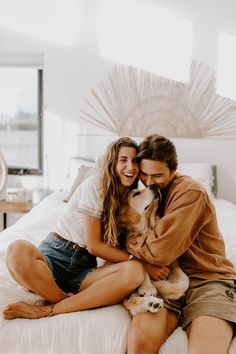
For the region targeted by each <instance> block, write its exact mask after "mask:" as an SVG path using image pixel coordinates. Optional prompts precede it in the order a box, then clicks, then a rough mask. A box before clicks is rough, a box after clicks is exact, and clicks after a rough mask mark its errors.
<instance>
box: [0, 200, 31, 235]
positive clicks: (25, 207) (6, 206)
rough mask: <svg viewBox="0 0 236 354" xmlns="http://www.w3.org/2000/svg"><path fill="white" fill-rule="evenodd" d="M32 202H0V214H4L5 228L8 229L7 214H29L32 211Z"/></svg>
mask: <svg viewBox="0 0 236 354" xmlns="http://www.w3.org/2000/svg"><path fill="white" fill-rule="evenodd" d="M32 206H33V205H32V202H31V201H30V200H28V201H27V202H21V203H18V202H7V201H6V200H1V201H0V213H3V228H4V229H6V228H7V214H9V213H12V214H18V213H22V214H25V213H28V212H29V211H30V210H31V209H32Z"/></svg>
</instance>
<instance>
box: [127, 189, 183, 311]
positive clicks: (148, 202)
mask: <svg viewBox="0 0 236 354" xmlns="http://www.w3.org/2000/svg"><path fill="white" fill-rule="evenodd" d="M160 198H161V195H160V192H159V190H158V188H157V187H156V186H151V188H145V189H142V190H140V189H134V190H132V191H131V192H130V193H129V195H128V199H127V205H126V206H125V207H124V208H123V209H122V211H121V223H122V226H123V227H124V228H125V230H126V247H127V248H129V247H128V246H129V241H131V239H132V242H133V240H134V239H133V237H139V235H142V234H143V233H145V232H147V231H150V229H153V228H154V226H155V224H156V222H157V221H158V219H159V216H158V215H157V210H158V204H159V201H160ZM134 235H135V236H134ZM169 268H170V270H171V273H170V275H169V277H168V279H166V280H159V281H151V280H150V278H149V275H148V274H147V273H146V274H145V280H144V283H143V284H142V285H141V286H140V287H139V288H138V289H137V291H136V292H135V293H133V294H132V295H131V296H130V297H129V298H128V299H126V300H124V306H125V307H126V308H127V309H128V310H129V311H130V313H131V314H132V315H135V314H137V313H140V312H147V311H150V312H158V311H159V310H160V309H161V308H162V307H163V306H164V301H163V299H174V300H177V299H179V298H180V297H181V296H182V295H183V294H184V293H185V291H186V290H187V289H188V286H189V278H188V276H187V275H186V274H185V273H184V272H183V270H182V269H181V268H180V267H179V265H178V262H177V261H175V262H173V263H172V264H171V265H169Z"/></svg>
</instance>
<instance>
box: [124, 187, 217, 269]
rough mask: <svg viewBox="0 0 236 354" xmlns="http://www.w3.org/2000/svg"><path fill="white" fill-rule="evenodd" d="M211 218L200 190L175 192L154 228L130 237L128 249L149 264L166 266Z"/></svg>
mask: <svg viewBox="0 0 236 354" xmlns="http://www.w3.org/2000/svg"><path fill="white" fill-rule="evenodd" d="M211 217H212V211H211V209H210V208H209V206H208V203H207V201H206V197H205V195H204V194H203V193H202V192H200V191H198V190H189V191H187V192H182V191H179V192H177V193H176V194H175V195H174V197H173V199H172V200H171V202H170V203H169V205H168V207H167V208H166V211H165V215H164V216H163V217H162V218H161V219H160V220H159V221H158V222H157V223H156V225H155V228H154V229H153V230H150V232H148V233H145V234H144V235H136V236H134V237H133V238H132V239H131V241H130V242H129V244H128V252H130V253H132V254H134V255H135V256H136V257H138V258H141V259H143V260H146V261H147V262H149V263H152V264H155V265H159V266H168V265H169V264H171V263H172V262H173V261H174V260H176V259H177V258H178V257H179V256H181V255H182V254H183V253H184V252H185V251H186V250H187V249H188V248H189V247H190V246H191V244H192V243H193V241H194V239H195V238H196V237H197V235H198V233H199V231H200V230H201V229H202V227H203V226H204V225H205V224H207V223H208V222H209V220H210V218H211Z"/></svg>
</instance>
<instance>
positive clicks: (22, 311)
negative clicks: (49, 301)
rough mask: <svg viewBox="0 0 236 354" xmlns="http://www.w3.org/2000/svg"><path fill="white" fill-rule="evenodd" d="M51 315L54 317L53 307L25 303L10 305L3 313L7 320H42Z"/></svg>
mask: <svg viewBox="0 0 236 354" xmlns="http://www.w3.org/2000/svg"><path fill="white" fill-rule="evenodd" d="M51 315H53V306H51V305H49V306H40V305H35V304H28V303H27V302H24V301H19V302H16V303H15V304H10V305H8V306H7V307H6V308H5V310H4V311H3V316H4V318H5V319H6V320H12V319H13V318H42V317H49V316H51Z"/></svg>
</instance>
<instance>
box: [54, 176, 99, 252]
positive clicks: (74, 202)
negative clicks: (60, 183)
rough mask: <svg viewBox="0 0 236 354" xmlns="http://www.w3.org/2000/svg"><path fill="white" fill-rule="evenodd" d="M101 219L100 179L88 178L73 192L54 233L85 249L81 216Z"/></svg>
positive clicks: (95, 177)
mask: <svg viewBox="0 0 236 354" xmlns="http://www.w3.org/2000/svg"><path fill="white" fill-rule="evenodd" d="M83 214H87V215H90V216H92V217H95V218H97V219H101V215H102V200H101V198H100V177H99V175H97V174H96V175H93V176H91V177H88V178H87V179H86V180H85V181H84V182H83V183H82V184H81V185H80V186H79V187H78V188H77V190H76V191H75V193H74V194H73V196H72V197H71V199H70V201H69V203H68V206H67V208H66V210H65V211H64V213H63V214H62V215H61V217H60V219H59V221H58V223H57V225H56V228H55V231H56V233H58V234H59V235H61V236H62V237H63V238H65V239H66V240H69V241H73V242H76V243H78V244H79V245H80V246H81V247H86V242H85V239H84V229H83V222H82V215H83Z"/></svg>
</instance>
